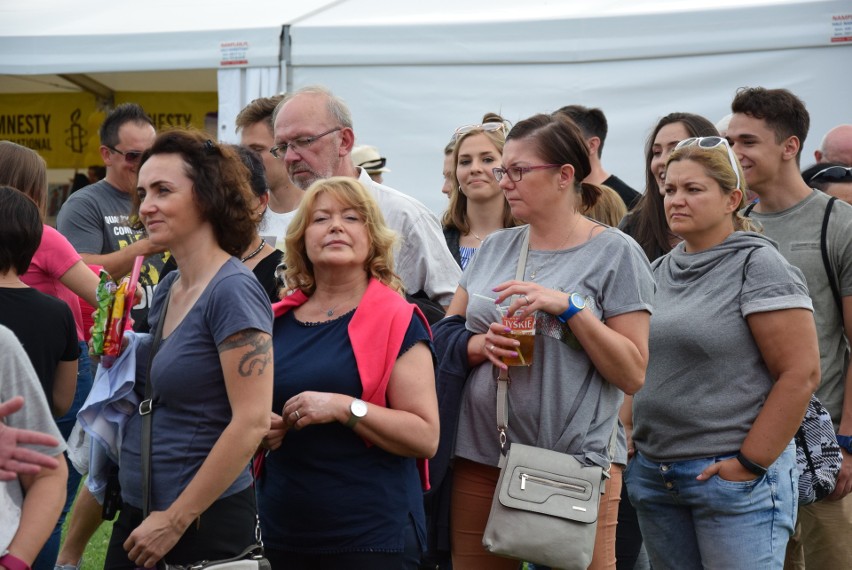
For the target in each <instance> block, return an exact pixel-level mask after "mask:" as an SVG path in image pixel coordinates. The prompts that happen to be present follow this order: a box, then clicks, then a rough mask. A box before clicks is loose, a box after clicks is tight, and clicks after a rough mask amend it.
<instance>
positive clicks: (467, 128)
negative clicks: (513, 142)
mask: <svg viewBox="0 0 852 570" xmlns="http://www.w3.org/2000/svg"><path fill="white" fill-rule="evenodd" d="M476 129H481V130H483V131H485V132H492V131H500V132H502V133H503V136H506V125H505V123H498V122H496V121H494V122H490V123H482V124H477V125H464V126H463V127H459V128H457V129H456V130H455V131H454V132H453V138H452V140H453V141H455V140H456V139H458V138H459V137H460V136H462V135H464V134H467V133H469V132H471V131H475V130H476Z"/></svg>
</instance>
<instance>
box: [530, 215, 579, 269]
mask: <svg viewBox="0 0 852 570" xmlns="http://www.w3.org/2000/svg"><path fill="white" fill-rule="evenodd" d="M580 218H582V216H581V215H579V214H577V219H576V220H575V221H574V225H573V226H571V229H570V230H568V236H567V237H566V238H565V239H564V240H563V241H562V243H561V244H559V247H557V248H556V249H554V250H553V252H552V253H551V254H550V255H548V256H547V257H546V258H545V259H544V261H542V262H541V263H539V264H538V267H536V268H535V269H533V270H532V273H530V280H533V279H535V276H536V275H537V274H538V271H539V269H541V268H542V267H544V265H545V264H546V263H547V262H548V261H550V260H551V259H553V258H554V257H555V256H556V254H557V253H559V252H560V251H562V249H563V248H564V247H565V244H566V243H568V240H570V239H571V234H573V233H574V228H576V227H577V224H579V223H580ZM527 251H529V246H527Z"/></svg>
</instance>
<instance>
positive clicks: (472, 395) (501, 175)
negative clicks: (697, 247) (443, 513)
mask: <svg viewBox="0 0 852 570" xmlns="http://www.w3.org/2000/svg"><path fill="white" fill-rule="evenodd" d="M589 170H590V165H589V156H588V150H587V148H586V146H585V143H584V142H583V136H582V133H581V132H580V131H579V129H578V128H577V127H576V126H575V125H574V124H573V123H571V122H570V121H568V120H567V119H564V118H560V117H553V116H550V115H536V116H534V117H531V118H529V119H526V120H524V121H521V122H519V123H518V124H517V125H515V127H514V128H513V129H512V130H511V132H510V133H509V135H508V137H507V138H506V145H505V147H504V149H503V157H502V167H501V168H495V169H494V174H495V176H496V178H497V180H498V181H499V182H500V186H501V188H502V189H503V192H504V193H505V195H506V199H507V200H508V202H509V205H510V207H511V209H512V214H513V215H514V216H515V217H516V218H519V219H521V220H524V221H526V222H528V225H526V226H520V227H516V228H508V229H504V230H499V231H497V232H495V233H494V234H492V235H491V237H490V238H489V239H488V240H487V242H486V243H485V244H483V246H482V247H481V248H480V250H479V252H478V253H477V255H476V257H475V258H474V259H473V260H472V261H471V263H470V266H469V267H468V269H467V271H465V273H464V275H463V276H462V279H461V282H460V286H459V289H458V290H457V292H456V295H455V298H454V299H453V303H452V304H451V305H450V308H449V311H448V315H450V316H453V315H456V316H460V317H464V319H465V327H466V329H467V331H469V332H470V333H471V334H469V335H466V336H461V337H460V338H464V339H465V342H466V355H467V362H466V363H463V364H464V365H466V366H469V368H470V372H469V374H468V376H467V381H466V384H465V387H464V392H463V395H462V400H461V404H460V405H461V410H460V415H459V425H458V432H457V435H456V440H455V462H454V468H453V471H454V474H453V492H452V502H451V529H452V537H451V538H452V551H453V552H452V557H453V566H454V567H456V568H461V569H466V568H507V569H508V568H512V569H514V568H516V567H517V562H516V561H512V560H509V559H501V558H497V557H494V556H492V555H490V554H488V553H487V552H485V550H484V549H483V547H482V544H481V539H482V534H483V531H484V528H485V524H486V521H487V518H488V513H489V509H490V506H491V498H492V495H493V493H494V489H495V487H496V483H497V478H498V476H499V469H498V467H497V464H498V460H499V458H500V444H499V442H498V438H497V436H496V435H495V433H496V432H495V430H494V422H495V406H496V397H497V395H496V383H495V381H494V378H495V376H496V370H495V369H504V370H505V369H508V367H507V365H506V363H505V362H504V360H503V359H506V358H514V357H516V356H517V354H518V346H519V344H520V343H519V341H518V340H516V339H514V338H512V337H511V336H509V333H510V332H511V328H510V327H507V326H506V325H504V324H503V321H502V319H501V315H500V312H499V310H498V306H499V305H504V306H505V310H506V312H507V315H510V316H512V317H514V318H519V319H526V318H528V317H530V316H533V315H534V316H535V320H536V323H535V336H534V344H535V351H534V354H533V357H532V363H531V364H530V365H529V366H513V367H511V368H510V369H509V374H510V376H511V379H512V382H511V387H510V389H509V409H510V413H509V423H508V425H509V429H508V439H509V441H510V442H518V443H522V444H528V445H536V446H538V447H545V448H548V449H553V450H560V451H565V452H567V453H569V454H571V455H573V456H574V457H576V458H577V459H578V460H579V461H581V462H583V463H586V464H590V465H599V466H602V467H604V468H609V467H610V462H611V458H610V457H609V451H608V448H609V447H610V440H611V436H612V433H613V429H614V427H615V420H616V415H617V413H618V409H619V406H620V405H621V401H622V398H623V395H624V393H628V394H632V393H634V392H636V391H637V390H638V389H639V388H640V387H641V386H642V383H643V381H644V377H645V367H646V364H647V361H648V326H649V320H650V311H651V300H652V295H653V279H652V276H651V272H650V267H649V265H648V261H647V259H646V257H645V256H644V254H643V253H642V251H641V249H639V247H638V246H637V244H636V243H635V242H634V241H633V240H632V239H630V238H628V237H627V236H626V235H624V234H623V233H621V232H620V231H619V230H617V229H614V228H608V227H606V226H603V225H601V224H598V223H597V222H594V221H592V220H590V219H588V218H585V217H583V216H582V215H581V214H580V211H582V209H583V208H585V207H589V206H590V205H592V204H594V202H595V200H596V199H597V197H598V194H599V189H598V188H597V187H596V186H593V185H590V184H586V183H583V182H582V180H583V179H584V178H585V177H586V176H587V174H588V173H589ZM524 255H525V256H526V260H525V261H522V258H523V257H524ZM519 267H520V269H519ZM516 274H517V276H518V278H515V277H516ZM446 332H448V331H445V330H443V329H442V328H441V327H436V342H437V341H438V340H439V339H438V338H437V337H438V336H439V335H441V334H445V333H446ZM525 357H526V355H525ZM442 366H443V363H442ZM586 378H590V383H589V384H588V390H587V391H586V392H585V395H584V396H583V400H582V405H580V406H579V408H578V412H577V413H576V414H575V415H574V416H573V417H570V418H569V417H566V416H567V414H568V411H569V410H570V409H571V408H572V404H574V400H575V399H576V398H577V396H578V394H579V393H580V390H581V385H583V384H584V380H585V379H586ZM611 475H612V479H611V480H609V481H608V482H607V489H606V492H607V494H609V493H613V494H614V496H616V497H617V496H618V494H619V492H620V487H621V473H620V470H619V469H617V468H615V467H613V469H612V472H611ZM612 506H614V508H612ZM616 513H617V501H615V502H614V503H613V504H609V503H608V504H607V507H606V508H605V509H602V510H601V512H600V516H599V518H598V534H597V540H596V544H595V552H594V558H593V561H592V566H591V567H593V568H602V567H606V566H610V567H614V563H615V561H614V541H615V523H616V518H615V517H616Z"/></svg>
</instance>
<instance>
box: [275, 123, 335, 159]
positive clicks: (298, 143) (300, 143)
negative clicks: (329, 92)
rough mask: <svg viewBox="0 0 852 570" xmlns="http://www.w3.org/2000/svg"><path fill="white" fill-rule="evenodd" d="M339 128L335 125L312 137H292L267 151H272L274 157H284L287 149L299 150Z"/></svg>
mask: <svg viewBox="0 0 852 570" xmlns="http://www.w3.org/2000/svg"><path fill="white" fill-rule="evenodd" d="M340 130H343V127H336V128H334V129H331V130H328V131H325V132H324V133H320V134H318V135H315V136H312V137H302V138H300V139H294V140H292V141H290V142H283V143H281V144H277V145H275V146H274V147H272V148H271V149H269V152H270V153H272V156H274V157H275V158H284V155H285V154H287V149H293V150H294V151H296V152H299V150H300V149H304V148H308V147H309V146H311V145H312V144H314V143H315V142H317V140H319V139H321V138H322V137H324V136H325V135H330V134H331V133H336V132H337V131H340Z"/></svg>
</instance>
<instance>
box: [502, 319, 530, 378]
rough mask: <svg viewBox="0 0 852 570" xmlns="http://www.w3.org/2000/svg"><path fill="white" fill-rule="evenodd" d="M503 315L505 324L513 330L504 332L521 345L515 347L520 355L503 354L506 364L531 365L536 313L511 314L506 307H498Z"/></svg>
mask: <svg viewBox="0 0 852 570" xmlns="http://www.w3.org/2000/svg"><path fill="white" fill-rule="evenodd" d="M498 308H499V310H500V314H501V315H502V317H503V325H504V326H505V327H506V328H508V329H510V331H511V332H508V333H506V334H504V335H503V336H506V337H508V338H511V339H514V340H517V341H518V342H520V343H521V344H520V346H516V347H515V348H514V350H515V352H517V353H518V356H515V357H512V356H503V357H501V359H502V360H503V363H504V364H505V365H506V366H530V365H531V364H532V361H533V349H534V347H535V313H532V314H530V315H527V316H526V317H518V316H515V315H512V316H509V315H508V314H507V312H506V307H498Z"/></svg>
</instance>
